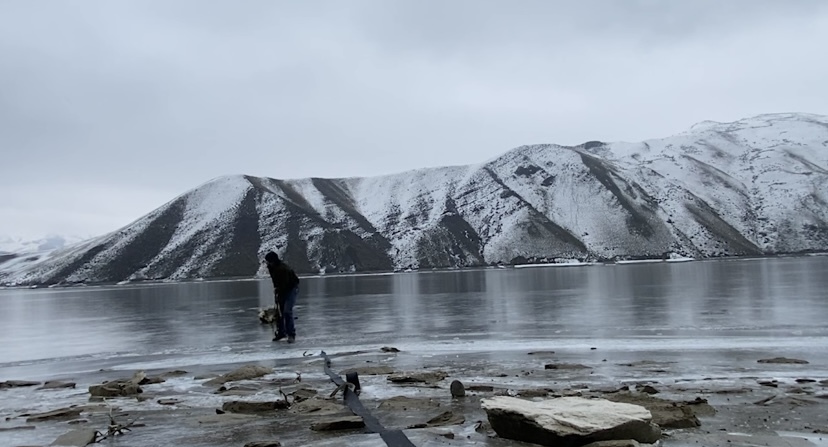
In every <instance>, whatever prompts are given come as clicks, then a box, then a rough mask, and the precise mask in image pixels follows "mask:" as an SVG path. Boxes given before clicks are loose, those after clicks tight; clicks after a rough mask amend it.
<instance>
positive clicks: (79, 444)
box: [49, 428, 95, 447]
mask: <svg viewBox="0 0 828 447" xmlns="http://www.w3.org/2000/svg"><path fill="white" fill-rule="evenodd" d="M93 442H95V430H92V429H91V428H82V429H79V430H72V431H70V432H68V433H64V434H62V435H60V436H58V438H57V439H55V440H54V441H52V443H51V444H49V445H52V446H64V447H83V446H85V445H89V444H92V443H93Z"/></svg>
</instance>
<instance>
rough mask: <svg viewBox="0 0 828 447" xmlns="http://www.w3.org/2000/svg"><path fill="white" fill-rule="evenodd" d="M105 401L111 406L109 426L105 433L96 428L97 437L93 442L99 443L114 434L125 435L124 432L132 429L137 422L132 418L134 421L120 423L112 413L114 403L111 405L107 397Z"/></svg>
mask: <svg viewBox="0 0 828 447" xmlns="http://www.w3.org/2000/svg"><path fill="white" fill-rule="evenodd" d="M104 403H106V406H108V407H109V415H108V416H109V426H107V428H106V433H105V434H104V433H102V432H100V431H98V430H95V439H94V440H93V441H92V442H93V443H98V442H101V441H103V440H104V439H108V438H112V437H114V436H119V435H123V434H124V432H127V431H132V429H130V427H132V426H133V425H134V424H135V422H136V420H132V421H127V423H125V424H121V423H119V422H118V421H116V420H115V416H113V415H112V410H113V408H112V405H109V402H107V400H106V399H104Z"/></svg>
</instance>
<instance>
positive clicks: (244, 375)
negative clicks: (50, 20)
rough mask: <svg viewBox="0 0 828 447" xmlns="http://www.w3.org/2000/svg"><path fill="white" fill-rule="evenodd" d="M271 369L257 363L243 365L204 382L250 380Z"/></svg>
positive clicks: (209, 384)
mask: <svg viewBox="0 0 828 447" xmlns="http://www.w3.org/2000/svg"><path fill="white" fill-rule="evenodd" d="M271 371H272V369H270V368H266V367H264V366H259V365H244V366H242V367H241V368H238V369H236V370H233V371H231V372H229V373H227V374H223V375H221V376H218V377H216V378H215V379H212V380H208V381H207V382H205V383H204V385H207V386H213V385H224V384H225V383H227V382H235V381H238V380H250V379H256V378H259V377H262V376H264V375H267V374H270V373H271Z"/></svg>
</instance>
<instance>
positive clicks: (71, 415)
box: [26, 407, 83, 422]
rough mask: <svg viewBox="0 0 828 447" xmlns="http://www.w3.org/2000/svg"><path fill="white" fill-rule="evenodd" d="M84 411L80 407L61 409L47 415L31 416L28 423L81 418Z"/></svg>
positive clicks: (27, 419)
mask: <svg viewBox="0 0 828 447" xmlns="http://www.w3.org/2000/svg"><path fill="white" fill-rule="evenodd" d="M82 410H83V409H82V408H79V407H67V408H59V409H57V410H52V411H47V412H45V413H36V414H31V415H29V417H27V418H26V422H42V421H54V420H65V419H75V418H77V417H78V416H80V414H81V411H82Z"/></svg>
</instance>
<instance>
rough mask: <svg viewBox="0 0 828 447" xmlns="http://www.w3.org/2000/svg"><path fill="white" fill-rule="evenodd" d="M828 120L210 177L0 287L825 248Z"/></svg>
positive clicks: (5, 276)
mask: <svg viewBox="0 0 828 447" xmlns="http://www.w3.org/2000/svg"><path fill="white" fill-rule="evenodd" d="M826 166H828V117H825V116H821V115H813V114H790V113H787V114H765V115H758V116H755V117H751V118H746V119H743V120H738V121H734V122H731V123H713V122H702V123H697V124H696V125H694V126H692V127H691V129H690V130H688V131H685V132H682V133H680V134H678V135H675V136H672V137H666V138H660V139H652V140H645V141H642V142H638V143H625V142H617V143H604V142H600V141H590V142H586V143H583V144H581V145H578V146H560V145H554V144H538V145H525V146H520V147H517V148H514V149H512V150H510V151H507V152H506V153H504V154H502V155H500V156H498V157H495V158H492V159H490V160H488V161H486V162H483V163H476V164H469V165H459V166H446V167H438V168H420V169H414V170H408V171H404V172H400V173H396V174H386V175H382V176H376V177H348V178H306V179H291V180H280V179H272V178H266V177H253V176H247V175H242V174H237V175H230V176H221V177H217V178H215V179H211V180H210V181H208V182H205V183H203V184H202V185H200V186H198V187H196V188H194V189H192V190H190V191H187V192H185V193H184V194H181V195H179V196H177V197H176V198H174V199H172V200H171V201H169V202H167V203H166V204H164V205H162V206H161V207H159V208H158V209H156V210H154V211H152V212H151V213H149V214H147V215H145V216H143V217H142V218H140V219H138V220H136V221H135V222H133V223H132V224H130V225H127V226H125V227H124V228H121V229H119V230H117V231H115V232H113V233H110V234H108V235H104V236H101V237H99V238H95V239H93V240H91V241H88V242H86V243H84V244H81V245H80V246H78V247H74V248H72V249H68V250H63V251H57V252H55V253H54V254H53V255H52V256H50V257H49V258H48V259H41V260H37V261H36V262H32V263H29V264H25V265H24V263H17V264H16V265H15V264H14V263H13V264H9V263H8V262H2V263H0V282H2V283H5V284H11V285H15V284H23V285H25V284H55V283H78V282H82V283H97V282H119V281H130V280H143V279H167V280H182V279H192V278H216V277H252V276H260V275H262V274H264V271H263V269H262V266H261V262H260V259H261V256H262V254H263V253H264V252H266V251H268V250H270V249H273V250H275V251H277V252H279V253H280V254H281V255H282V256H283V257H284V258H285V259H286V260H287V261H288V262H289V263H290V264H291V265H293V266H294V267H295V268H297V270H299V271H301V272H304V273H315V272H319V271H325V272H364V271H391V270H402V269H418V268H460V267H474V266H485V265H493V264H520V263H526V262H555V261H556V260H557V261H560V260H580V261H584V260H613V259H631V258H659V257H670V256H680V257H692V258H705V257H717V256H743V255H766V254H785V253H801V252H809V251H824V250H828V205H826V204H828V192H827V191H828V170H827V169H826V168H825V167H826Z"/></svg>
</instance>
